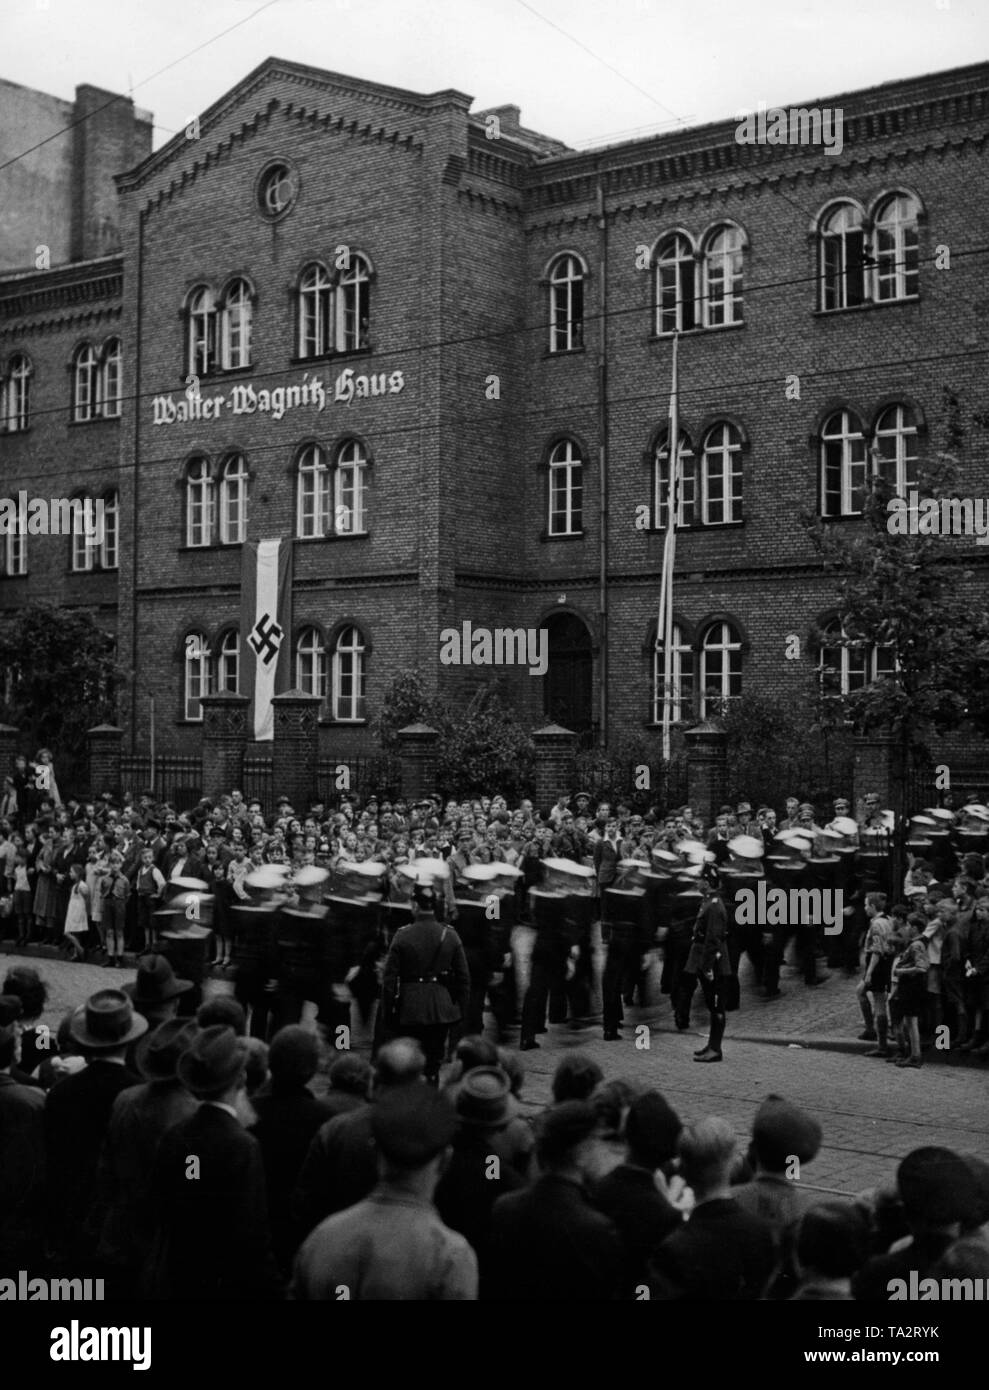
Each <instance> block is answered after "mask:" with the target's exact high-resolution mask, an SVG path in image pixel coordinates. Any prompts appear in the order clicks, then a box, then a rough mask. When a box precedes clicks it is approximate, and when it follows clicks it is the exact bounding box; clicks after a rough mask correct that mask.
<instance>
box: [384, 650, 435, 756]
mask: <svg viewBox="0 0 989 1390" xmlns="http://www.w3.org/2000/svg"><path fill="white" fill-rule="evenodd" d="M445 718H446V712H445V710H444V709H443V708H442V707H441V704H440V702H439V700H437V699H434V698H433V697H431V696H430V695H429V694H428V693H427V691H426V687H425V685H424V684H423V679H422V676H421V675H420V674H419V672H418V670H407V671H400V672H399V673H398V675H397V676H396V677H395V679H394V680H393V681H392V683H391V685H390V686H389V687H388V689H387V690H386V691H385V695H384V699H383V700H382V702H381V713H380V714H379V715H378V719H377V722H376V723H375V726H374V732H375V735H376V737H377V739H378V741H379V743H380V744H381V747H382V749H383V750H384V751H385V752H386V753H397V752H398V751H399V749H400V747H401V740H400V739H399V737H398V731H399V730H400V729H404V728H405V726H406V725H407V724H420V723H421V724H431V725H433V726H434V727H438V724H437V721H438V722H439V723H443V722H444V720H445Z"/></svg>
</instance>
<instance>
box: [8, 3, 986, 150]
mask: <svg viewBox="0 0 989 1390" xmlns="http://www.w3.org/2000/svg"><path fill="white" fill-rule="evenodd" d="M258 11H260V12H258ZM234 25H237V26H238V27H236V28H232V26H234ZM554 26H555V27H554ZM225 30H230V32H229V33H224V31H225ZM561 31H563V32H561ZM213 39H215V42H210V40H213ZM201 45H207V46H205V47H200V46H201ZM197 48H199V50H200V51H199V52H195V51H194V50H195V49H197ZM271 54H275V55H277V56H279V57H282V58H294V59H297V60H299V61H300V62H305V63H311V64H314V65H316V66H319V67H325V68H329V69H332V70H334V71H337V72H344V73H350V74H353V75H354V76H357V77H364V78H369V79H371V80H373V81H377V82H386V83H390V84H392V85H394V86H400V87H408V88H411V89H412V90H415V91H421V92H430V91H436V90H439V89H442V88H445V87H455V88H457V89H458V90H460V91H462V92H467V93H468V94H469V95H471V96H472V97H474V99H475V109H480V108H482V107H486V106H497V105H501V104H505V103H514V104H515V105H517V106H520V107H521V108H522V121H523V124H525V125H529V126H532V127H534V128H535V129H537V130H541V131H543V132H544V133H546V134H549V135H553V136H556V137H557V138H558V139H561V140H565V141H566V142H567V144H569V145H574V146H578V147H580V146H586V145H589V144H597V143H602V142H605V141H607V140H614V139H624V138H627V137H630V136H633V135H646V134H649V133H650V132H652V131H655V130H667V129H670V128H673V127H675V126H676V125H677V124H679V123H680V122H683V123H685V124H687V125H696V124H701V123H703V122H704V121H710V120H718V119H723V118H726V117H732V116H734V115H735V113H736V112H738V111H739V110H741V109H743V108H755V107H756V106H757V104H758V102H760V101H764V102H766V103H767V104H768V105H771V106H772V105H785V104H788V103H790V102H798V103H799V102H803V103H806V104H812V102H813V99H814V98H816V97H823V96H827V95H829V94H831V93H836V92H842V91H849V90H853V89H855V88H859V87H867V86H871V85H873V84H875V83H878V82H887V81H891V80H893V79H896V78H901V77H913V76H917V75H919V74H922V73H929V72H938V71H942V70H944V69H946V68H952V67H959V66H962V65H963V64H966V63H973V62H980V61H983V60H985V59H986V58H987V57H989V0H793V3H790V4H786V3H779V0H274V2H273V3H268V4H265V3H264V0H0V77H5V78H7V79H9V80H10V81H13V82H19V83H22V84H23V85H25V86H28V87H36V88H39V89H41V90H42V91H46V92H51V93H53V94H55V95H57V96H61V97H67V98H68V97H71V96H72V94H73V92H74V89H75V87H76V85H77V84H78V83H82V82H91V83H93V84H95V85H96V86H99V87H105V88H108V89H109V90H111V91H114V92H128V91H131V90H133V96H134V100H135V101H136V103H137V105H138V106H141V107H144V108H146V109H149V110H151V111H152V112H153V113H154V117H155V123H156V126H157V129H156V132H155V145H156V146H158V145H160V144H163V143H164V141H165V140H167V139H168V138H169V136H170V135H171V134H172V133H173V132H174V131H176V130H178V129H180V128H182V127H183V126H184V125H185V124H186V122H187V121H188V120H189V118H190V117H191V115H192V114H194V113H198V112H200V111H203V110H204V109H205V108H206V107H207V106H209V105H210V104H211V103H212V102H214V101H215V100H216V99H217V97H219V96H220V95H221V94H222V93H223V92H224V91H226V90H227V89H228V88H229V87H231V86H233V85H234V84H235V83H236V82H238V81H239V80H240V79H241V78H242V77H243V76H244V75H245V74H246V73H247V72H249V71H250V70H251V68H253V67H255V66H256V65H257V64H258V63H259V62H261V61H262V60H263V59H264V58H266V57H268V56H269V55H271ZM187 55H188V56H187ZM166 65H172V66H170V67H169V69H168V71H164V72H160V70H161V69H163V68H165V66H166ZM159 72H160V75H157V76H155V75H154V74H156V73H159Z"/></svg>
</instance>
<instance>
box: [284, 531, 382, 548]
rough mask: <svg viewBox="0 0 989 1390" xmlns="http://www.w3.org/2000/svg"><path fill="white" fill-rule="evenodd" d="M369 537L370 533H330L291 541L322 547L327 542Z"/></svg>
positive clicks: (301, 537)
mask: <svg viewBox="0 0 989 1390" xmlns="http://www.w3.org/2000/svg"><path fill="white" fill-rule="evenodd" d="M370 535H371V532H370V531H345V532H337V531H330V532H328V533H327V535H325V536H294V537H293V540H295V541H296V542H298V543H300V544H302V545H324V544H325V543H326V542H327V541H363V540H367V539H368V538H369V536H370Z"/></svg>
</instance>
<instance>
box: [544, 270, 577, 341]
mask: <svg viewBox="0 0 989 1390" xmlns="http://www.w3.org/2000/svg"><path fill="white" fill-rule="evenodd" d="M583 346H584V267H583V265H582V264H581V262H580V260H579V259H578V258H577V257H576V256H571V255H564V256H557V258H556V259H555V260H554V262H553V264H552V265H551V266H550V272H549V350H550V352H573V351H574V349H576V348H582V347H583Z"/></svg>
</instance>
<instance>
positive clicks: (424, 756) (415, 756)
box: [398, 724, 440, 801]
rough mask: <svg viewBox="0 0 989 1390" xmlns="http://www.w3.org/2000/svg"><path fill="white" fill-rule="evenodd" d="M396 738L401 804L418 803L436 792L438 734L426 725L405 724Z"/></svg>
mask: <svg viewBox="0 0 989 1390" xmlns="http://www.w3.org/2000/svg"><path fill="white" fill-rule="evenodd" d="M398 738H399V750H398V756H399V759H400V760H401V764H402V800H403V801H422V800H424V799H425V798H426V797H427V796H432V794H433V792H434V791H436V760H437V756H438V753H439V741H440V736H439V733H438V731H437V730H436V729H434V728H432V727H431V726H430V725H429V724H406V726H405V728H404V729H399V731H398Z"/></svg>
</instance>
